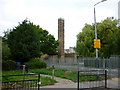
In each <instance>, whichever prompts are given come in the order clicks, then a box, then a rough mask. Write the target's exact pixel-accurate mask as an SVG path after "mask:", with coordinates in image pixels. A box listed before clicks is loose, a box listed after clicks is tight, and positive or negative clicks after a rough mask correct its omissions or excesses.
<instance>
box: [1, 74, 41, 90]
mask: <svg viewBox="0 0 120 90" xmlns="http://www.w3.org/2000/svg"><path fill="white" fill-rule="evenodd" d="M0 77H2V82H0V84H1V89H2V90H6V89H7V90H8V89H9V90H39V87H40V83H39V82H40V74H22V75H2V76H0ZM16 77H17V78H19V80H17V78H16ZM28 77H30V79H29V78H28ZM10 78H12V79H13V80H12V81H11V80H10Z"/></svg>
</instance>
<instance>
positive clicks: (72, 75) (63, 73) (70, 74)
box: [2, 68, 103, 86]
mask: <svg viewBox="0 0 120 90" xmlns="http://www.w3.org/2000/svg"><path fill="white" fill-rule="evenodd" d="M28 73H40V74H46V75H52V68H45V69H29V72H28ZM77 73H78V72H77V71H68V70H67V69H60V68H55V69H54V74H55V76H56V77H61V78H65V79H70V80H72V81H74V82H77V80H78V78H77ZM2 74H3V75H19V74H22V71H21V70H14V71H3V73H2ZM80 75H88V74H86V73H80ZM37 77H38V76H25V79H35V78H37ZM22 79H23V77H20V76H16V77H8V78H3V81H10V80H22ZM102 79H103V78H101V77H98V76H84V77H80V82H84V81H97V80H102ZM40 80H41V86H44V85H49V84H54V83H56V82H57V81H55V80H52V79H51V78H49V77H42V76H41V77H40Z"/></svg>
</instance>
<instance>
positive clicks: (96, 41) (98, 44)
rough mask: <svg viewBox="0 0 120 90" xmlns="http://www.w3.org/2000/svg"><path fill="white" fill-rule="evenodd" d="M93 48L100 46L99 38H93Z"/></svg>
mask: <svg viewBox="0 0 120 90" xmlns="http://www.w3.org/2000/svg"><path fill="white" fill-rule="evenodd" d="M94 48H101V46H100V39H94Z"/></svg>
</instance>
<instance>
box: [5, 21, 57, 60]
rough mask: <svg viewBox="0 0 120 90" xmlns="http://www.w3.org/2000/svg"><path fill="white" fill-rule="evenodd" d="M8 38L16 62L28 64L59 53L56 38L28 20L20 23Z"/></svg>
mask: <svg viewBox="0 0 120 90" xmlns="http://www.w3.org/2000/svg"><path fill="white" fill-rule="evenodd" d="M6 36H7V37H6V38H7V43H8V46H9V48H10V51H11V55H12V58H13V59H14V60H16V61H21V62H26V61H28V60H29V59H30V58H35V57H39V56H40V55H41V54H44V53H46V54H51V53H56V52H57V51H56V47H57V45H58V44H57V41H56V40H55V38H54V37H53V36H52V35H50V34H49V33H48V31H46V30H43V29H42V28H40V27H39V26H36V25H34V24H33V23H31V22H30V21H28V20H24V21H23V22H22V23H19V25H18V26H17V27H15V28H13V29H12V30H10V32H9V33H8V34H7V35H6ZM54 45H55V46H54ZM48 50H49V51H48Z"/></svg>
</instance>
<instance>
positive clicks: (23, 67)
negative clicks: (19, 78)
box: [22, 65, 25, 87]
mask: <svg viewBox="0 0 120 90" xmlns="http://www.w3.org/2000/svg"><path fill="white" fill-rule="evenodd" d="M24 80H25V65H23V84H22V85H23V87H24V86H25V84H24Z"/></svg>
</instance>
